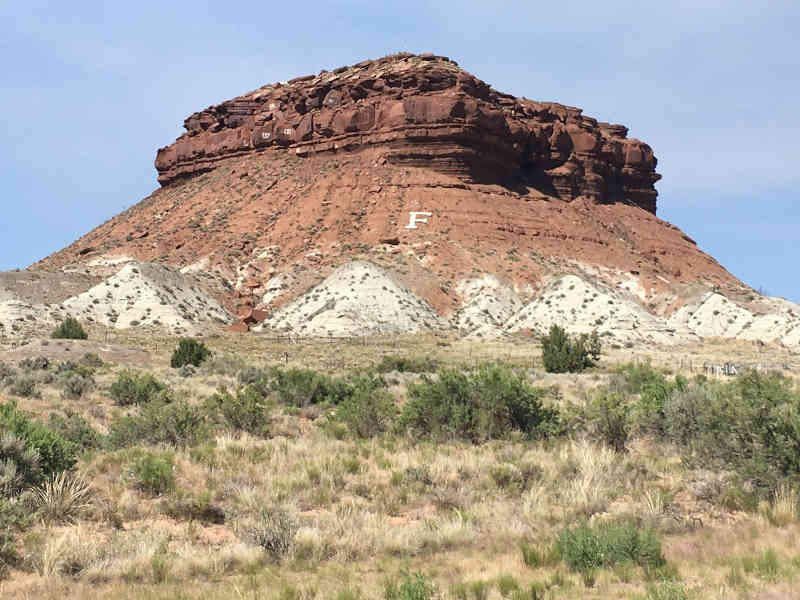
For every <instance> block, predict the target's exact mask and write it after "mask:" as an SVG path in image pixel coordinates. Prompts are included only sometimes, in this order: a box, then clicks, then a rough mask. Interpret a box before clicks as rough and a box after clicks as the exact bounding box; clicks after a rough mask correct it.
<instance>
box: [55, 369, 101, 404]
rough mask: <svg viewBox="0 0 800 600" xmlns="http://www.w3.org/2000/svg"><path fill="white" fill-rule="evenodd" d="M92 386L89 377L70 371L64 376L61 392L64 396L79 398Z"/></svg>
mask: <svg viewBox="0 0 800 600" xmlns="http://www.w3.org/2000/svg"><path fill="white" fill-rule="evenodd" d="M93 387H94V381H93V380H92V379H91V378H90V377H86V376H85V375H81V374H79V373H72V374H70V375H67V377H65V378H64V380H63V382H62V384H61V393H62V394H63V395H64V397H65V398H73V399H74V398H80V397H81V396H83V395H84V394H86V393H87V392H88V391H89V390H91V389H92V388H93Z"/></svg>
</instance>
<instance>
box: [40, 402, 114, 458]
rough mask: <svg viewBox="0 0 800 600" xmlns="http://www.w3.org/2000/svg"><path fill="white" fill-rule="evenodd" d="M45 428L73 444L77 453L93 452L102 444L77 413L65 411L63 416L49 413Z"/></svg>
mask: <svg viewBox="0 0 800 600" xmlns="http://www.w3.org/2000/svg"><path fill="white" fill-rule="evenodd" d="M47 426H48V427H49V428H50V429H52V430H53V431H55V432H57V433H58V434H59V435H60V436H61V437H63V438H64V439H65V440H67V441H68V442H70V443H71V444H73V445H74V446H75V448H76V450H77V451H78V452H86V451H87V450H95V449H97V448H99V447H100V445H101V442H102V437H101V436H100V434H99V433H98V432H97V431H96V430H95V429H94V428H93V427H92V426H91V425H90V424H89V423H88V422H87V421H86V419H84V418H83V417H82V416H81V415H79V414H78V413H73V412H70V411H67V412H66V415H64V416H62V415H59V414H56V413H50V418H49V419H48V421H47Z"/></svg>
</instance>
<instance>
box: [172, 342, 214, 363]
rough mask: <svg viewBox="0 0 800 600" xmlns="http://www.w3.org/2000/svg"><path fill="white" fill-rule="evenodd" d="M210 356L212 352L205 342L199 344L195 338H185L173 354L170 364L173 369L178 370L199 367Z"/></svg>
mask: <svg viewBox="0 0 800 600" xmlns="http://www.w3.org/2000/svg"><path fill="white" fill-rule="evenodd" d="M209 356H211V350H209V349H208V348H206V346H205V344H203V342H198V341H197V340H196V339H194V338H183V339H182V340H181V341H180V342H178V347H177V348H175V352H173V353H172V358H171V359H170V361H169V364H170V365H171V366H172V368H173V369H178V368H180V367H182V366H184V365H194V366H195V367H199V366H200V364H201V363H202V362H203V361H204V360H206V359H207V358H208V357H209Z"/></svg>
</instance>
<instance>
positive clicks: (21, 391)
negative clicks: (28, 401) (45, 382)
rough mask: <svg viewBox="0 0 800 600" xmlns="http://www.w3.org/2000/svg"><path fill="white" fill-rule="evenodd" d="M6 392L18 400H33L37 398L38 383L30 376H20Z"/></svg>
mask: <svg viewBox="0 0 800 600" xmlns="http://www.w3.org/2000/svg"><path fill="white" fill-rule="evenodd" d="M8 391H9V392H10V393H11V394H13V395H14V396H19V397H20V398H34V397H38V396H39V382H38V381H37V380H36V378H35V377H31V376H30V375H21V376H19V377H17V378H16V379H15V380H14V382H13V383H12V384H11V387H9V388H8Z"/></svg>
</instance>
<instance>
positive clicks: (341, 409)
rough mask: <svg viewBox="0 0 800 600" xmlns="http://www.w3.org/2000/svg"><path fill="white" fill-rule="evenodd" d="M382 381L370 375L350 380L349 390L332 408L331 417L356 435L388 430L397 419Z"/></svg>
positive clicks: (366, 436) (361, 436) (390, 398)
mask: <svg viewBox="0 0 800 600" xmlns="http://www.w3.org/2000/svg"><path fill="white" fill-rule="evenodd" d="M382 386H383V382H382V381H380V380H376V379H373V378H370V377H363V378H361V379H357V380H354V381H353V391H352V393H351V394H350V395H349V396H347V397H346V398H345V399H344V400H342V401H341V403H340V404H339V406H338V407H337V408H336V415H335V419H336V420H337V421H339V422H340V423H342V424H344V425H345V426H346V427H347V429H348V431H350V433H351V434H352V435H354V436H356V437H359V438H369V437H374V436H376V435H379V434H381V433H385V432H386V431H389V430H390V429H391V428H392V427H393V426H394V423H395V421H396V419H397V406H396V405H395V402H394V398H393V397H392V395H391V394H390V393H389V392H388V391H386V390H385V389H383V387H382Z"/></svg>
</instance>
